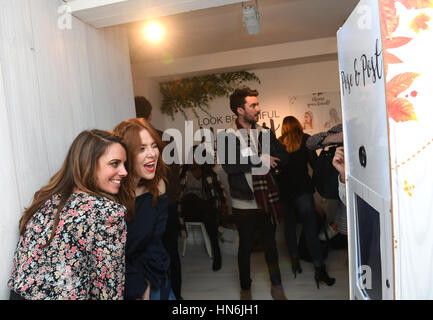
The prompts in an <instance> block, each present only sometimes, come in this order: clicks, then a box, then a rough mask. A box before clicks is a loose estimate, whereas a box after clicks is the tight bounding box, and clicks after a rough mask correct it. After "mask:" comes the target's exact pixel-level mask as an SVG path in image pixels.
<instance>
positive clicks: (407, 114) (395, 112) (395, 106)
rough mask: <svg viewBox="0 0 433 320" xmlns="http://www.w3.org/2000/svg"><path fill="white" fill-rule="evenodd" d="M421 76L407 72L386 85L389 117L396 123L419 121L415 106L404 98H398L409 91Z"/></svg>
mask: <svg viewBox="0 0 433 320" xmlns="http://www.w3.org/2000/svg"><path fill="white" fill-rule="evenodd" d="M419 75H420V74H419V73H415V72H406V73H402V74H399V75H397V76H395V77H394V78H392V79H391V80H390V81H389V82H387V84H386V100H387V101H386V104H387V106H388V115H389V117H391V118H392V119H393V120H394V121H396V122H405V121H410V120H414V121H418V119H417V117H416V114H415V111H414V107H413V104H412V103H411V102H410V101H409V100H407V99H404V98H398V95H399V94H401V93H402V92H404V91H405V90H407V89H409V87H410V86H411V85H412V83H413V81H414V80H415V78H416V77H418V76H419Z"/></svg>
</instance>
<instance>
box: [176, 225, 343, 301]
mask: <svg viewBox="0 0 433 320" xmlns="http://www.w3.org/2000/svg"><path fill="white" fill-rule="evenodd" d="M276 239H277V246H278V253H279V261H280V270H281V276H282V280H283V283H282V285H283V288H284V290H285V293H286V296H287V298H288V299H290V300H346V299H349V278H348V264H347V250H330V251H329V255H328V258H327V259H326V261H325V263H326V265H327V269H328V273H329V275H330V276H331V277H334V278H336V283H335V284H334V285H333V286H331V287H328V286H326V285H320V289H317V287H316V284H315V281H314V267H313V265H312V264H311V263H308V262H305V261H302V260H301V266H302V269H303V272H302V274H298V275H297V277H296V279H295V278H294V276H293V274H292V272H291V267H290V262H289V258H288V253H287V248H286V245H285V244H284V238H283V235H282V225H279V226H278V229H277V236H276ZM180 244H181V243H180ZM180 248H182V246H180ZM222 251H223V253H222V268H221V270H219V271H217V272H214V271H212V260H211V259H210V258H209V256H208V254H207V252H206V249H205V246H204V244H203V243H193V244H190V243H188V245H187V249H186V254H185V257H182V256H181V263H182V297H183V298H184V299H185V300H239V290H240V287H239V276H238V267H237V257H236V255H235V254H234V252H235V250H232V252H230V251H228V250H222ZM251 275H252V280H253V283H252V287H251V291H252V296H253V299H254V300H272V297H271V294H270V286H271V284H270V281H269V274H268V271H267V267H266V262H265V259H264V255H263V252H257V253H253V254H252V257H251Z"/></svg>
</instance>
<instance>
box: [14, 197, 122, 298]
mask: <svg viewBox="0 0 433 320" xmlns="http://www.w3.org/2000/svg"><path fill="white" fill-rule="evenodd" d="M59 202H60V197H59V195H54V196H53V197H51V199H49V200H47V201H46V202H45V204H44V205H43V206H42V207H41V208H40V209H39V210H38V211H37V212H36V213H35V215H34V216H33V217H32V219H31V220H30V221H29V222H28V223H27V229H26V231H25V233H24V234H23V235H22V236H21V237H20V240H19V242H18V246H17V249H16V252H15V257H14V261H13V267H12V275H11V278H10V280H9V282H8V285H9V288H10V289H11V290H13V291H15V292H16V293H17V294H19V295H20V296H22V297H23V298H25V299H28V300H100V299H101V300H117V299H123V291H124V281H125V243H126V222H125V220H124V216H125V212H126V209H125V207H124V206H122V205H120V204H118V203H116V202H113V201H111V200H109V199H107V198H104V197H100V196H93V195H89V194H86V193H73V194H72V195H71V197H70V199H69V200H68V201H67V203H66V205H65V206H64V208H63V210H62V212H61V213H60V219H59V223H58V226H57V229H56V232H55V236H54V237H53V240H52V242H51V243H50V244H49V245H48V247H46V248H42V246H43V245H44V244H45V243H46V242H47V240H48V238H49V237H50V235H51V231H52V230H51V229H52V226H53V221H54V216H55V213H56V208H57V206H58V205H59Z"/></svg>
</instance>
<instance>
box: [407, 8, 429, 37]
mask: <svg viewBox="0 0 433 320" xmlns="http://www.w3.org/2000/svg"><path fill="white" fill-rule="evenodd" d="M430 20H431V18H430V16H429V15H427V14H425V13H420V14H419V15H417V16H416V17H415V19H413V20H412V22H411V23H410V25H409V28H410V29H412V30H413V31H415V32H416V33H419V32H420V31H421V30H427V29H428V25H427V23H426V22H427V21H430Z"/></svg>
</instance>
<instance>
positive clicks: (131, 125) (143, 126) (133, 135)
mask: <svg viewBox="0 0 433 320" xmlns="http://www.w3.org/2000/svg"><path fill="white" fill-rule="evenodd" d="M141 130H147V132H149V134H150V136H151V137H152V139H153V140H155V142H156V144H157V146H158V149H159V156H158V161H157V165H156V172H155V177H154V178H153V179H152V180H145V179H140V180H139V182H138V186H144V187H146V189H147V190H149V192H150V193H151V194H152V205H154V206H156V205H157V204H158V197H159V189H158V184H159V182H160V181H161V179H162V180H164V182H167V178H166V176H167V170H168V167H167V165H166V164H165V163H164V161H163V160H162V151H163V149H164V146H165V144H164V142H163V141H162V140H161V137H160V136H159V134H158V132H157V131H156V130H155V128H154V127H153V126H152V125H151V124H150V123H149V122H148V121H147V120H145V119H144V118H134V119H129V120H125V121H122V122H121V123H119V124H118V125H117V126H116V127H115V128H114V130H113V132H114V133H115V134H117V135H119V136H120V137H122V139H123V141H124V142H125V144H126V146H127V150H128V155H127V158H128V159H130V160H129V161H128V163H127V168H126V170H127V171H128V176H127V177H126V178H125V184H126V185H127V187H128V188H129V189H134V190H135V188H136V187H137V186H134V185H133V184H134V181H136V180H137V178H138V174H137V172H136V170H135V168H134V162H135V161H134V160H135V158H136V157H137V154H138V153H139V151H140V147H141V140H140V131H141ZM127 209H128V211H127V214H126V219H127V220H128V221H129V220H131V219H132V217H133V216H134V214H135V201H133V202H131V203H130V204H129V205H128V206H127Z"/></svg>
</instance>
